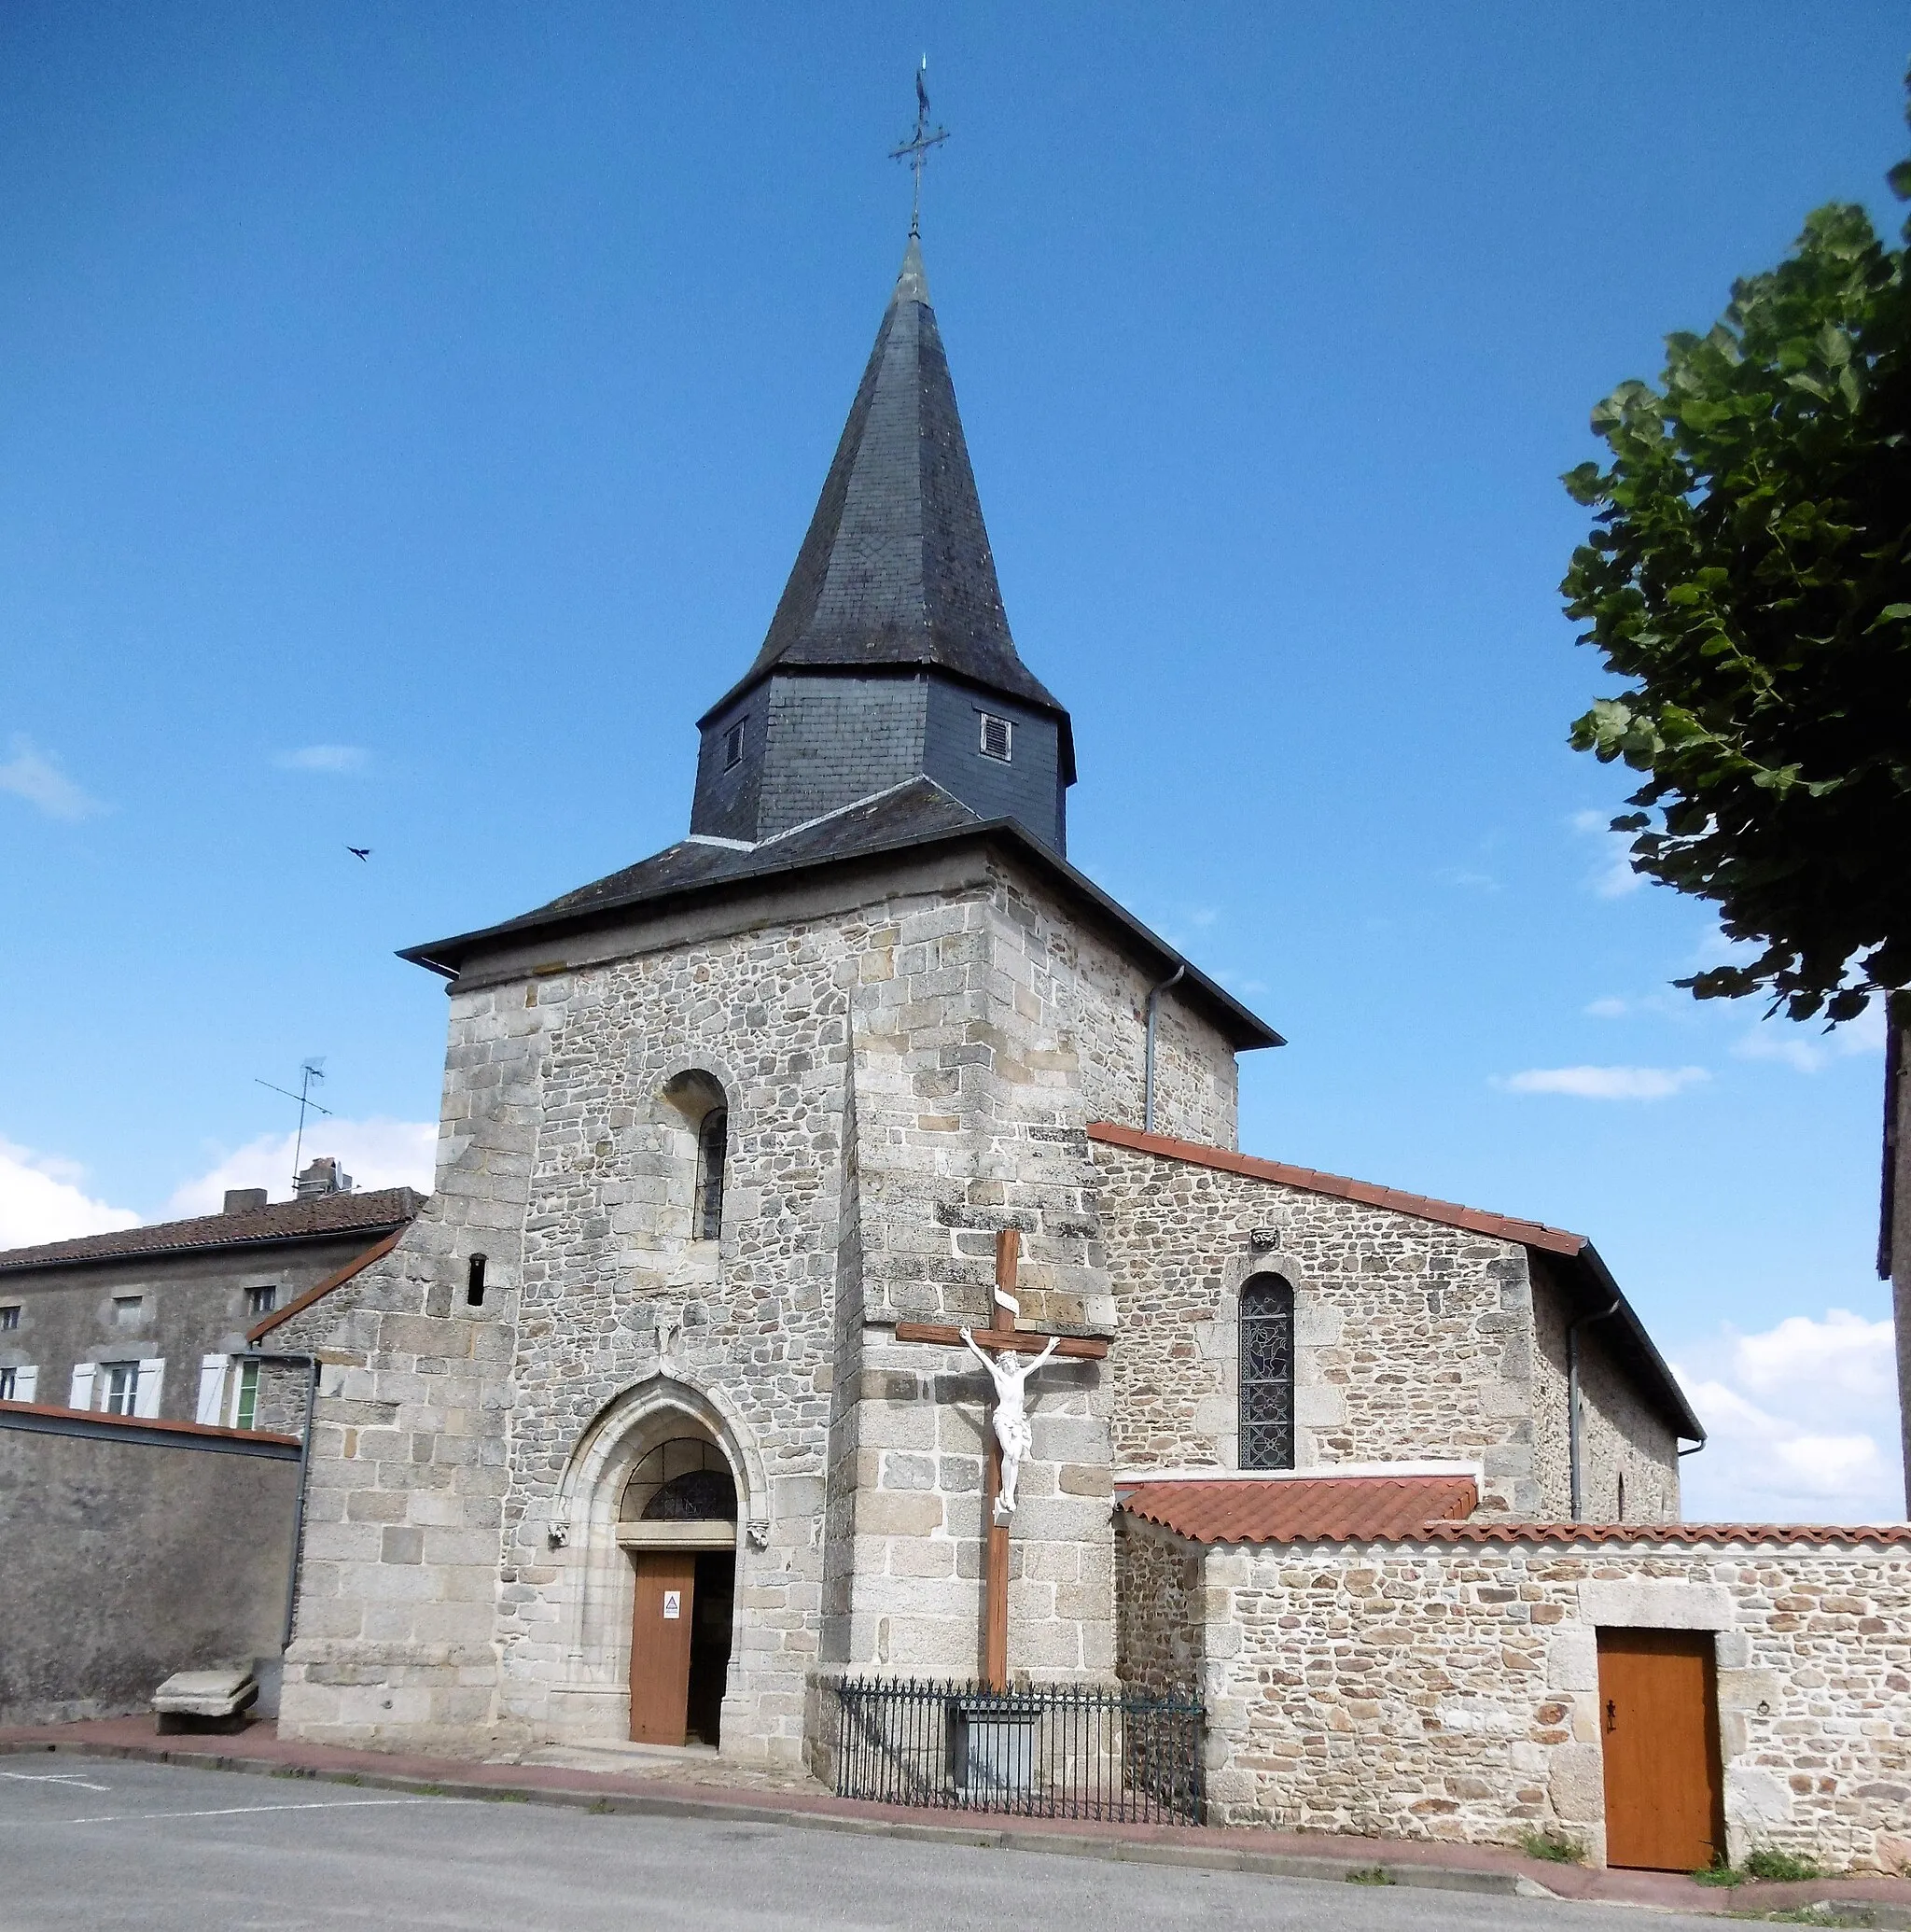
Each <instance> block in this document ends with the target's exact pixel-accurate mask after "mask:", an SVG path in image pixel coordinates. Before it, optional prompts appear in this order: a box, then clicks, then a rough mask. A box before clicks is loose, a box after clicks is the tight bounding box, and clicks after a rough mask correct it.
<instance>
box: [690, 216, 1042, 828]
mask: <svg viewBox="0 0 1911 1932" xmlns="http://www.w3.org/2000/svg"><path fill="white" fill-rule="evenodd" d="M912 674H913V675H914V679H916V680H917V681H918V682H919V683H921V684H923V685H924V686H926V687H933V688H932V689H929V690H928V693H927V695H926V696H925V700H924V702H925V704H926V705H927V706H928V710H929V711H932V712H936V714H937V716H936V718H935V719H930V718H927V717H925V719H924V720H923V721H921V722H919V723H918V724H916V725H914V726H910V727H905V726H904V724H903V721H902V720H901V718H900V713H899V712H897V711H896V708H895V707H894V706H893V705H892V706H888V707H884V706H883V705H880V704H876V703H875V702H874V701H873V700H872V707H873V708H870V707H866V708H867V709H868V710H869V718H870V723H869V724H868V725H867V726H865V727H862V729H864V730H865V732H866V733H873V732H876V731H881V732H883V733H886V736H885V738H884V741H883V742H882V743H881V744H879V745H877V744H872V746H871V756H870V758H869V760H868V761H867V765H868V769H867V771H866V772H865V773H861V774H858V772H856V771H853V770H846V769H845V770H844V772H843V773H842V776H841V777H840V779H832V780H831V784H832V785H833V788H834V791H832V792H831V794H830V795H831V796H832V797H833V795H834V792H835V791H844V789H845V788H848V790H849V796H848V797H844V798H841V799H838V800H837V801H836V803H842V804H846V803H848V802H850V798H852V797H862V796H867V795H869V794H870V793H872V792H873V791H877V790H880V789H882V787H883V786H884V785H887V784H890V783H894V782H896V781H897V776H898V774H899V772H901V771H903V770H904V769H905V768H908V769H909V770H913V771H914V772H915V773H919V774H921V775H924V776H928V777H934V778H936V780H937V781H938V782H939V783H940V784H942V785H943V786H944V788H945V789H946V790H950V791H954V792H955V795H956V796H957V797H960V798H963V799H965V800H966V801H969V802H971V803H972V804H973V805H975V808H976V809H978V810H979V811H983V812H984V813H985V815H986V813H987V808H988V807H989V806H990V805H992V804H993V803H995V802H996V800H997V794H1000V793H1002V792H1003V786H1002V784H1001V783H1000V782H998V778H999V775H996V776H995V777H991V776H989V775H986V774H984V775H983V777H981V778H980V779H978V780H977V781H976V782H975V783H969V782H968V767H967V763H966V760H967V756H968V754H967V752H966V751H965V752H964V754H963V758H962V759H961V760H958V761H956V763H955V764H953V765H952V764H951V763H950V761H951V758H952V757H953V756H954V752H953V751H949V750H944V751H942V752H940V753H939V751H938V749H937V748H938V745H939V744H940V743H941V742H942V739H943V738H948V737H949V734H950V733H951V732H954V731H955V723H954V722H951V720H953V719H954V718H955V712H954V710H952V708H951V707H952V705H953V704H954V702H955V694H956V693H958V692H960V693H966V694H967V696H968V697H970V698H978V699H983V700H986V699H989V698H990V697H991V696H994V697H997V698H999V699H1001V700H1002V701H1004V702H1003V706H1002V708H1003V709H1004V710H1005V712H1006V714H1007V715H1008V716H1009V717H1010V718H1011V721H1012V722H1013V723H1014V725H1015V731H1016V734H1017V736H1018V739H1019V740H1021V741H1022V742H1024V743H1025V745H1026V749H1027V753H1028V755H1029V758H1030V759H1031V761H1033V760H1035V759H1036V758H1037V755H1038V753H1039V752H1040V750H1041V747H1042V745H1043V744H1044V743H1045V744H1046V746H1047V748H1048V749H1047V750H1046V753H1045V754H1044V755H1045V759H1046V763H1047V766H1048V770H1049V772H1050V774H1051V776H1050V777H1049V778H1048V779H1047V781H1046V783H1045V784H1044V785H1042V786H1040V787H1037V785H1036V771H1035V769H1034V767H1033V765H1032V764H1031V766H1030V768H1028V769H1027V770H1025V772H1023V773H1018V774H1017V775H1016V776H1017V779H1018V781H1019V782H1018V784H1017V786H1016V788H1015V789H1016V791H1018V793H1019V792H1020V791H1028V793H1029V798H1030V801H1031V802H1030V803H1029V804H1028V805H1027V806H1026V808H1023V807H1022V806H1020V805H1010V806H1008V807H1006V808H1007V809H1009V810H1010V811H1011V815H1012V816H1016V817H1021V818H1024V819H1026V820H1029V821H1031V823H1032V829H1034V830H1035V831H1037V832H1038V833H1039V835H1040V836H1041V837H1043V838H1044V839H1045V841H1046V842H1048V843H1049V844H1051V845H1053V846H1054V847H1056V848H1057V849H1059V848H1060V847H1061V844H1062V830H1061V807H1060V802H1059V799H1060V791H1061V790H1062V789H1065V788H1066V787H1067V786H1068V785H1070V784H1072V783H1073V782H1074V777H1075V772H1074V752H1073V741H1072V736H1071V734H1070V729H1069V721H1068V714H1067V711H1065V710H1064V709H1063V708H1062V707H1061V706H1060V705H1059V704H1058V703H1057V702H1056V701H1055V699H1054V698H1053V696H1052V695H1051V693H1049V692H1048V691H1047V690H1046V689H1045V688H1044V687H1043V685H1042V684H1041V683H1040V681H1039V679H1037V678H1036V677H1035V676H1034V675H1033V674H1032V673H1031V672H1030V671H1029V669H1028V668H1027V666H1026V665H1024V663H1023V662H1022V660H1021V658H1020V656H1018V655H1017V653H1016V650H1015V641H1014V639H1013V637H1011V635H1010V632H1009V620H1008V616H1007V614H1006V613H1005V611H1004V610H1003V609H1002V591H1001V586H1000V584H999V583H997V581H996V563H995V557H994V555H993V554H992V553H991V552H990V549H989V539H988V531H987V530H986V528H985V527H984V526H983V514H982V503H981V500H980V498H979V497H978V496H977V494H976V487H975V474H974V472H973V470H972V469H970V468H969V446H968V444H967V442H966V441H964V438H963V434H962V419H961V417H960V415H959V414H958V413H957V412H956V408H955V385H954V384H953V383H952V382H951V380H950V376H949V361H948V357H946V356H945V355H944V353H943V350H942V333H941V331H940V330H939V329H937V327H936V315H935V311H934V309H932V308H931V307H930V306H929V291H928V277H927V276H926V275H925V273H924V272H923V262H922V247H921V244H920V243H919V241H918V240H917V238H916V237H915V236H914V234H912V235H911V236H910V238H909V245H908V247H907V248H906V249H905V251H904V253H903V257H902V268H901V273H900V274H899V275H898V276H897V278H896V287H895V288H894V290H893V291H892V292H891V294H890V297H889V303H888V307H887V309H886V312H885V314H884V316H883V321H882V326H881V328H880V329H878V330H877V331H876V343H875V347H874V348H873V349H872V351H871V354H870V359H869V364H868V366H867V368H865V369H864V371H863V374H862V381H861V383H860V384H859V385H858V388H857V392H856V400H855V401H854V402H853V403H852V404H851V406H850V411H849V420H848V421H847V423H845V424H844V429H843V437H842V440H841V441H840V442H839V443H838V444H837V446H836V455H835V459H834V460H833V461H832V462H831V464H830V472H829V475H828V476H827V477H826V479H825V480H824V483H823V492H822V496H821V497H820V498H819V499H818V501H817V504H816V513H815V514H814V515H813V516H812V517H811V519H810V526H809V530H808V533H807V535H805V537H804V538H803V540H802V549H801V550H800V551H799V552H798V553H797V558H796V567H795V568H794V569H792V570H791V571H790V573H789V581H788V583H787V584H786V585H785V587H784V591H783V595H782V598H781V599H780V601H779V602H778V603H777V606H776V611H775V615H774V617H773V618H772V619H771V621H770V629H769V634H768V635H767V636H766V637H765V638H764V639H763V645H762V649H761V650H760V651H758V653H757V656H756V660H755V662H754V663H753V664H752V665H750V667H749V669H748V671H747V672H746V674H745V675H744V677H743V679H742V680H741V681H740V682H739V683H737V684H736V685H734V686H733V687H732V689H731V691H730V692H729V693H727V694H726V695H725V696H724V697H723V698H722V699H721V700H720V701H719V702H718V704H717V705H715V706H713V707H711V709H710V710H709V711H708V712H706V713H705V714H704V717H703V718H702V719H701V720H699V725H700V727H701V729H702V730H703V732H704V739H705V747H704V750H705V756H704V761H703V762H702V764H701V765H700V769H699V775H698V784H697V803H696V806H695V808H694V810H693V812H692V819H691V823H692V827H693V829H694V830H696V831H700V832H709V833H718V834H720V835H729V836H736V835H742V836H746V837H750V838H760V837H764V836H768V835H771V834H772V833H774V832H775V831H777V830H780V829H782V826H781V825H780V824H779V823H778V821H779V820H787V822H788V823H796V822H800V821H799V820H796V819H788V812H789V811H791V810H796V809H799V808H800V807H799V805H797V804H795V803H792V804H790V805H788V806H783V807H778V808H776V809H774V810H773V809H770V808H769V807H768V806H765V808H764V809H761V810H760V809H759V808H758V806H757V805H756V804H753V803H751V802H750V801H751V800H752V799H753V798H760V799H764V800H770V799H781V798H784V797H786V796H788V797H789V798H791V799H792V800H794V799H796V798H797V797H798V795H799V792H797V791H790V789H789V787H788V786H787V785H784V784H782V783H781V780H782V779H783V778H785V777H788V776H789V775H790V773H791V772H793V771H796V770H798V769H800V770H802V772H803V773H805V774H808V775H812V776H814V775H817V774H820V773H821V772H822V771H823V770H824V769H825V768H826V767H827V768H830V769H831V770H833V769H834V768H835V767H837V766H838V765H841V764H842V763H843V762H844V761H843V752H842V747H841V746H840V745H837V744H833V743H832V744H825V743H823V742H821V741H820V740H816V739H815V738H814V736H813V734H814V733H815V732H819V731H822V730H825V729H826V728H827V729H829V730H831V731H835V730H838V729H839V728H840V726H841V720H842V717H843V715H844V700H846V696H847V693H846V691H845V690H841V689H839V690H838V692H837V702H836V703H835V705H834V708H833V709H832V708H830V704H829V703H828V702H827V701H826V697H825V693H824V692H822V691H820V690H818V689H816V688H815V683H814V682H813V680H817V681H820V680H832V679H835V680H846V679H855V680H858V684H859V685H862V686H865V687H867V686H868V684H869V682H870V680H874V679H897V678H900V677H908V676H911V675H912ZM792 680H802V683H803V684H804V686H805V687H806V690H805V693H804V694H803V704H802V709H803V712H804V716H805V719H806V720H809V721H811V722H805V723H803V724H802V726H801V727H800V728H799V725H798V722H797V720H796V718H795V711H794V707H795V696H794V693H792V692H791V690H790V685H791V681H792ZM766 687H767V689H766ZM753 693H762V700H761V702H759V701H758V700H757V698H756V697H755V696H753ZM937 693H941V696H940V698H939V697H938V694H937ZM746 701H747V708H748V709H749V710H750V711H751V712H752V713H753V714H754V716H753V717H752V719H751V720H750V721H748V725H747V728H746V732H745V734H744V735H743V736H742V737H738V736H737V735H735V734H736V725H737V722H738V721H739V719H740V718H741V717H742V716H743V707H746ZM939 705H940V709H938V706H939ZM879 712H880V713H882V714H883V716H884V717H885V718H887V719H893V720H894V722H893V723H889V722H880V721H878V718H877V714H878V713H879ZM826 713H827V716H828V719H829V720H831V721H832V722H828V723H827V725H826ZM938 719H940V720H941V721H942V722H941V723H940V724H939V723H938V721H937V720H938ZM1024 726H1026V727H1027V729H1026V730H1024ZM904 729H914V731H915V734H916V735H915V742H914V749H907V748H906V747H905V746H904V744H903V743H902V742H901V739H900V737H899V736H898V732H899V731H900V730H904ZM966 729H967V727H966V726H965V727H964V730H966ZM759 730H760V732H761V734H762V735H761V736H759V735H758V733H759ZM714 735H725V748H724V754H723V764H722V765H720V766H713V765H712V763H711V750H712V746H711V740H712V738H713V736H714ZM950 742H951V744H952V745H953V739H951V740H950ZM745 745H748V746H751V747H754V748H755V749H758V750H759V751H760V756H761V758H762V759H763V760H764V761H766V762H767V763H766V765H765V777H764V779H763V781H762V782H763V785H764V786H766V787H767V790H760V789H759V788H758V787H757V785H756V784H755V783H754V782H753V781H746V780H741V779H740V780H737V781H735V782H731V781H728V780H725V781H722V782H718V780H719V774H720V771H721V770H722V769H725V768H732V769H733V768H734V766H735V765H736V763H737V762H738V760H739V759H740V758H741V757H742V756H743V749H742V748H743V747H744V746H745ZM952 771H953V772H954V773H955V778H952V777H951V776H950V773H951V772H952ZM861 777H867V779H868V781H869V782H868V784H867V786H866V789H865V790H863V791H856V790H855V789H854V787H855V785H856V784H857V783H858V782H859V781H860V778H861ZM957 780H961V782H957ZM826 789H827V788H826ZM1037 789H1039V790H1042V791H1045V792H1046V794H1047V796H1046V797H1045V799H1044V802H1042V803H1041V804H1039V805H1036V804H1035V803H1033V799H1034V792H1035V790H1037ZM799 791H800V795H801V798H802V800H804V801H807V803H809V804H815V803H816V801H817V798H818V797H819V796H821V794H820V793H817V792H816V788H815V786H814V785H811V784H808V783H807V781H806V783H805V785H804V786H803V787H802V788H799ZM971 793H973V794H974V795H973V797H971ZM1004 795H1006V794H1004ZM828 808H830V809H834V805H833V804H832V805H830V806H829V807H828Z"/></svg>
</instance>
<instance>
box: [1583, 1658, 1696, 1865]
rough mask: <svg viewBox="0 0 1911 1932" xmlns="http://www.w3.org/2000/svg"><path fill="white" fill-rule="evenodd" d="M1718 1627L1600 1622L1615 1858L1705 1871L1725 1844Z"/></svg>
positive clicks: (1602, 1719) (1602, 1737)
mask: <svg viewBox="0 0 1911 1932" xmlns="http://www.w3.org/2000/svg"><path fill="white" fill-rule="evenodd" d="M1713 1653H1714V1645H1713V1640H1712V1633H1711V1632H1710V1631H1600V1632H1599V1742H1600V1743H1601V1744H1602V1745H1603V1746H1604V1748H1605V1756H1606V1862H1607V1863H1608V1864H1609V1865H1627V1866H1635V1867H1639V1868H1642V1869H1646V1870H1651V1871H1703V1870H1705V1869H1707V1868H1708V1867H1709V1866H1711V1865H1714V1864H1716V1863H1717V1862H1718V1861H1719V1860H1720V1859H1721V1858H1723V1855H1724V1851H1725V1835H1724V1831H1725V1805H1724V1791H1723V1783H1724V1781H1723V1776H1722V1774H1721V1769H1720V1761H1719V1694H1718V1684H1717V1679H1716V1677H1715V1675H1714V1673H1713Z"/></svg>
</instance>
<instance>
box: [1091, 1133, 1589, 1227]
mask: <svg viewBox="0 0 1911 1932" xmlns="http://www.w3.org/2000/svg"><path fill="white" fill-rule="evenodd" d="M1088 1138H1089V1139H1090V1140H1091V1141H1107V1142H1108V1144H1109V1146H1110V1147H1126V1148H1129V1149H1131V1150H1132V1151H1133V1152H1135V1153H1137V1154H1158V1155H1161V1156H1162V1157H1163V1158H1164V1159H1165V1160H1185V1161H1189V1162H1192V1163H1193V1165H1194V1166H1196V1167H1202V1168H1216V1169H1220V1170H1221V1172H1222V1173H1224V1174H1245V1175H1246V1176H1248V1179H1249V1180H1252V1181H1278V1182H1279V1183H1281V1184H1282V1185H1283V1186H1285V1187H1301V1188H1304V1189H1306V1191H1307V1192H1308V1193H1309V1194H1331V1195H1333V1196H1335V1197H1338V1198H1339V1199H1341V1200H1348V1201H1360V1202H1361V1203H1362V1204H1363V1205H1364V1206H1366V1207H1370V1208H1391V1209H1392V1210H1393V1211H1394V1212H1395V1213H1396V1214H1413V1215H1416V1216H1418V1218H1419V1219H1420V1220H1422V1221H1438V1222H1442V1223H1444V1225H1446V1226H1448V1227H1463V1228H1465V1229H1467V1230H1468V1231H1469V1232H1470V1233H1472V1234H1483V1235H1491V1236H1492V1237H1493V1238H1494V1239H1496V1240H1501V1241H1518V1242H1519V1243H1520V1244H1521V1246H1523V1247H1527V1248H1544V1249H1546V1250H1547V1251H1548V1252H1549V1253H1554V1254H1577V1253H1579V1252H1580V1250H1581V1249H1583V1248H1585V1247H1588V1246H1590V1245H1591V1244H1590V1243H1589V1242H1588V1241H1587V1239H1586V1238H1585V1236H1584V1235H1576V1234H1569V1233H1568V1232H1567V1231H1566V1229H1564V1228H1563V1227H1548V1226H1547V1225H1546V1224H1545V1223H1544V1222H1543V1221H1516V1220H1514V1219H1513V1217H1512V1216H1511V1215H1507V1214H1488V1213H1486V1212H1485V1211H1482V1210H1481V1209H1479V1208H1462V1207H1460V1206H1459V1205H1458V1203H1457V1202H1454V1201H1436V1200H1432V1199H1430V1197H1428V1196H1426V1195H1424V1194H1402V1192H1401V1191H1400V1189H1399V1188H1397V1187H1375V1186H1374V1184H1373V1183H1371V1182H1367V1181H1349V1180H1348V1179H1347V1178H1346V1176H1345V1175H1343V1174H1322V1173H1318V1172H1317V1171H1316V1170H1315V1169H1312V1168H1290V1167H1289V1166H1288V1165H1287V1164H1286V1163H1285V1162H1284V1161H1277V1160H1256V1159H1254V1158H1253V1156H1252V1155H1246V1154H1231V1153H1229V1152H1228V1150H1227V1149H1226V1148H1224V1147H1205V1146H1203V1145H1202V1144H1201V1142H1200V1141H1174V1140H1170V1139H1169V1138H1168V1136H1167V1135H1165V1134H1144V1133H1141V1132H1140V1131H1138V1130H1137V1128H1135V1127H1118V1126H1117V1125H1115V1123H1114V1122H1112V1121H1106V1120H1097V1121H1094V1122H1091V1123H1090V1125H1089V1128H1088Z"/></svg>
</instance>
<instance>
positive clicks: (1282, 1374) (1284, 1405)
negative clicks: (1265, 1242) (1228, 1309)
mask: <svg viewBox="0 0 1911 1932" xmlns="http://www.w3.org/2000/svg"><path fill="white" fill-rule="evenodd" d="M1240 1460H1241V1467H1242V1468H1243V1469H1291V1468H1292V1467H1293V1466H1294V1291H1293V1289H1292V1288H1291V1287H1290V1286H1289V1285H1288V1283H1287V1282H1286V1281H1282V1280H1281V1278H1280V1277H1279V1276H1278V1275H1251V1276H1249V1277H1248V1280H1247V1281H1245V1282H1244V1283H1243V1284H1242V1286H1241V1443H1240Z"/></svg>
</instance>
